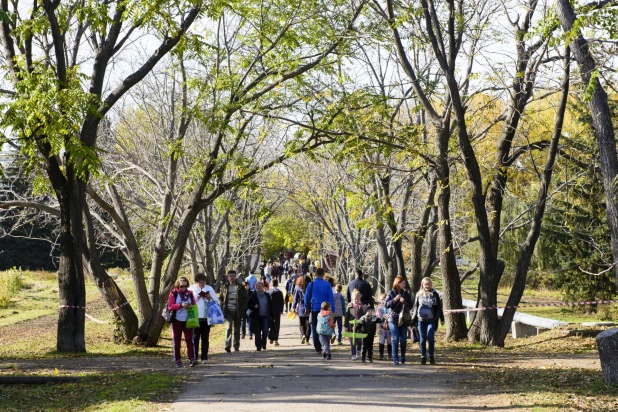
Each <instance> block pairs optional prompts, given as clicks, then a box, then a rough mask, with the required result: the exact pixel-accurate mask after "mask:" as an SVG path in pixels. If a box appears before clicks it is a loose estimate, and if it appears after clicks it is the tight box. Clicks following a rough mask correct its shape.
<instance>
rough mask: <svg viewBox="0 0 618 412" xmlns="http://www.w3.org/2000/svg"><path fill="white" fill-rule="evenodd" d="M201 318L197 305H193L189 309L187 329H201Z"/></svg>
mask: <svg viewBox="0 0 618 412" xmlns="http://www.w3.org/2000/svg"><path fill="white" fill-rule="evenodd" d="M199 327H200V318H199V312H198V310H197V305H191V306H189V307H188V308H187V328H199Z"/></svg>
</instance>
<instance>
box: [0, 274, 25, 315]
mask: <svg viewBox="0 0 618 412" xmlns="http://www.w3.org/2000/svg"><path fill="white" fill-rule="evenodd" d="M21 287H22V281H21V274H20V273H19V272H18V271H17V270H15V269H12V270H8V271H5V272H0V308H7V307H8V306H9V302H10V301H11V299H12V298H13V297H15V296H16V295H17V293H19V290H20V289H21Z"/></svg>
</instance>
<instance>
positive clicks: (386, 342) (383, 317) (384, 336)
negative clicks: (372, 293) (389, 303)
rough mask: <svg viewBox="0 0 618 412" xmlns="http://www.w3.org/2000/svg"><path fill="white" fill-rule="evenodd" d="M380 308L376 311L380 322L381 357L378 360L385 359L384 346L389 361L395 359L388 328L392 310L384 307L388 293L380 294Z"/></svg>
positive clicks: (379, 343) (379, 346) (379, 342)
mask: <svg viewBox="0 0 618 412" xmlns="http://www.w3.org/2000/svg"><path fill="white" fill-rule="evenodd" d="M378 302H379V303H378V308H377V309H376V316H377V317H378V319H379V320H380V321H379V323H378V325H377V326H378V348H379V357H378V360H383V359H384V346H386V349H387V352H388V360H391V359H393V347H392V342H391V331H390V329H389V327H388V319H389V317H390V312H391V310H390V309H387V308H386V307H385V306H384V303H385V302H386V293H382V294H380V299H379V301H378Z"/></svg>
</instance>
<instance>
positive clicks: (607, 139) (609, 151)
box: [556, 0, 618, 287]
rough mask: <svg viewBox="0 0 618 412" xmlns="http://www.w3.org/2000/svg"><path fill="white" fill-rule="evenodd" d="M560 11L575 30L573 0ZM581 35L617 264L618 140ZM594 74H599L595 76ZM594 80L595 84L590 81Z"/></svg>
mask: <svg viewBox="0 0 618 412" xmlns="http://www.w3.org/2000/svg"><path fill="white" fill-rule="evenodd" d="M556 13H557V15H558V19H559V20H560V24H561V25H562V28H563V30H564V31H565V32H570V31H571V30H573V25H574V24H575V20H576V19H577V16H576V15H575V12H574V11H573V7H572V6H571V3H570V2H569V0H556ZM576 34H577V37H574V38H573V40H572V42H571V43H570V47H571V49H572V51H573V56H574V57H575V60H577V63H578V65H579V71H580V73H581V76H582V80H583V84H584V87H585V88H586V90H589V88H590V86H594V88H593V93H592V96H590V100H589V101H588V109H589V110H590V115H591V117H592V126H593V127H594V134H595V136H596V138H597V144H598V146H599V160H600V163H601V173H602V175H603V188H604V190H605V198H606V207H607V223H608V226H609V234H610V237H611V244H612V255H613V257H614V264H616V262H618V204H617V203H616V194H617V192H616V188H615V182H614V180H615V179H616V175H618V158H617V156H616V140H615V135H614V128H613V125H612V118H611V112H610V108H609V104H608V102H607V94H606V93H605V90H604V89H603V87H602V86H601V83H600V76H597V65H596V62H595V60H594V57H593V56H592V54H591V52H590V49H589V46H588V41H587V40H586V39H585V38H584V36H583V35H582V34H581V31H580V30H579V29H577V32H576ZM593 74H594V75H595V77H594V78H593ZM591 81H592V82H594V83H593V84H592V85H591V84H590V82H591ZM614 276H615V283H616V286H617V287H618V265H616V266H614Z"/></svg>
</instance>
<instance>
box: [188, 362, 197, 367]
mask: <svg viewBox="0 0 618 412" xmlns="http://www.w3.org/2000/svg"><path fill="white" fill-rule="evenodd" d="M194 366H197V361H196V360H192V361H191V363H190V364H189V367H190V368H192V367H194Z"/></svg>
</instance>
